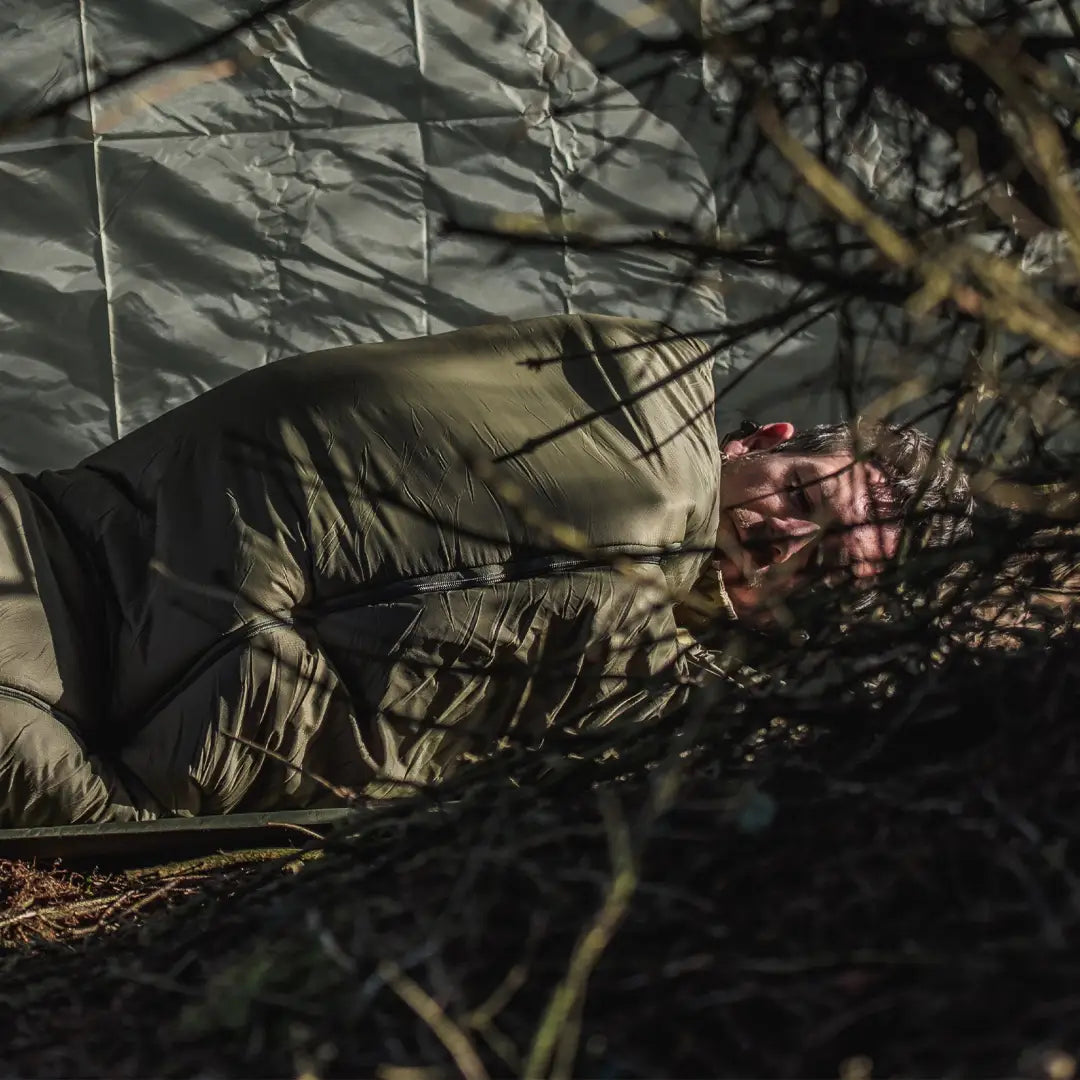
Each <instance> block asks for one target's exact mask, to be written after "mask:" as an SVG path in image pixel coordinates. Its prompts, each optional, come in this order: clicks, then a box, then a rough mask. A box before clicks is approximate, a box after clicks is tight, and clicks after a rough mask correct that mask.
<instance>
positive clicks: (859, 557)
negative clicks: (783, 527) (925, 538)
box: [801, 454, 900, 573]
mask: <svg viewBox="0 0 1080 1080" xmlns="http://www.w3.org/2000/svg"><path fill="white" fill-rule="evenodd" d="M801 467H802V470H801V471H804V472H805V473H806V474H807V475H806V479H807V480H813V481H815V484H814V488H815V489H816V490H817V491H818V492H820V497H819V499H818V500H817V502H818V505H819V507H820V510H821V514H822V516H823V517H825V519H826V520H825V521H824V522H822V524H824V525H825V526H836V527H838V528H837V531H836V532H835V533H834V534H832V535H831V536H829V537H827V538H826V540H825V541H824V545H825V547H826V549H827V551H829V552H830V553H832V554H834V555H835V556H836V558H837V561H838V562H841V563H845V564H847V563H851V564H853V565H854V567H855V568H856V573H858V572H859V571H858V567H859V565H860V564H863V565H865V564H866V563H872V562H880V561H881V560H882V559H889V558H892V556H893V555H895V554H896V548H897V544H898V541H899V537H900V527H899V525H897V524H895V523H889V524H879V523H878V521H877V518H878V517H884V516H886V515H885V512H884V508H883V507H880V506H878V505H877V504H876V503H875V500H874V497H873V495H874V489H875V488H876V487H877V486H878V485H881V484H884V483H885V482H886V479H885V475H884V473H882V471H881V470H880V469H879V468H878V467H877V466H876V465H874V464H872V463H871V462H868V461H858V462H857V461H855V459H854V457H853V456H852V455H851V454H816V455H806V456H805V457H803V458H802V460H801Z"/></svg>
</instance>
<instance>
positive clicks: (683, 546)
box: [0, 316, 720, 827]
mask: <svg viewBox="0 0 1080 1080" xmlns="http://www.w3.org/2000/svg"><path fill="white" fill-rule="evenodd" d="M708 359H709V351H708V348H707V346H706V345H705V344H704V343H702V342H700V341H697V340H695V339H689V338H684V337H681V336H679V335H676V334H674V333H673V332H671V331H670V330H668V329H667V328H665V327H663V326H661V325H659V324H653V323H648V322H644V321H639V320H626V319H614V318H608V317H602V316H588V317H585V316H554V317H549V318H541V319H533V320H525V321H523V322H519V323H502V324H495V325H492V326H488V327H482V328H475V329H471V330H465V331H457V332H453V333H449V334H444V335H437V336H434V337H427V338H422V339H415V340H410V341H404V342H388V343H385V344H379V345H363V346H356V347H347V348H343V349H337V350H330V351H328V352H324V353H321V354H314V355H309V356H305V357H298V358H296V359H294V360H286V361H280V362H278V363H275V364H272V365H269V366H267V367H266V368H263V369H260V370H258V371H254V372H249V373H246V374H244V375H242V376H239V377H238V378H236V379H235V380H233V381H231V382H230V383H227V384H225V385H223V386H221V387H219V388H217V389H215V390H213V391H210V392H209V393H207V394H206V395H204V396H203V397H201V398H199V399H198V400H196V401H195V402H192V403H189V404H187V405H185V406H182V407H180V408H179V409H176V410H174V411H173V412H171V413H168V414H166V415H165V416H163V417H161V418H159V419H158V420H156V421H154V422H152V423H151V424H149V425H147V426H146V427H145V428H143V429H141V430H139V431H137V432H135V433H133V434H132V435H131V436H128V437H126V438H124V439H122V440H120V441H119V442H117V443H116V444H114V445H113V446H110V447H108V448H106V449H105V450H103V451H101V452H99V453H97V454H95V455H93V456H92V457H90V458H89V459H87V460H86V461H85V462H83V463H82V464H80V465H78V466H76V467H74V468H72V469H68V470H64V471H59V472H45V473H41V474H39V475H37V476H35V477H24V478H21V479H20V478H18V477H14V476H9V477H8V484H9V488H10V490H11V492H13V493H17V498H16V500H15V501H16V502H17V503H18V505H19V506H20V507H23V508H24V509H23V510H22V511H21V512H22V513H23V515H24V517H26V518H27V520H28V521H29V522H30V526H29V527H26V526H24V527H23V528H22V529H21V530H20V529H19V528H10V529H8V532H9V533H10V535H9V536H7V537H6V538H5V542H6V543H7V545H8V546H7V559H6V565H7V568H8V569H9V572H10V576H11V578H12V580H13V581H14V580H16V579H18V578H20V575H21V579H22V580H23V581H24V582H28V583H30V582H32V583H33V584H34V589H33V590H30V591H29V593H27V592H26V590H25V589H24V590H19V589H14V590H12V591H11V593H10V595H9V596H5V597H4V598H3V602H4V603H5V604H6V605H7V606H8V607H7V610H10V611H11V612H16V610H17V605H18V604H20V603H23V604H25V602H26V601H25V596H24V594H26V595H29V596H30V611H31V614H32V616H33V619H32V620H31V622H29V623H27V624H26V625H27V626H28V627H29V629H28V630H27V632H26V633H25V634H24V635H23V637H22V638H20V639H13V640H17V641H19V642H21V644H19V645H18V647H14V646H12V647H9V649H8V652H7V654H6V655H5V656H4V657H3V663H2V664H0V683H3V682H4V681H8V682H10V683H11V684H12V685H14V684H16V683H18V684H19V685H22V686H24V688H25V689H27V690H28V691H30V692H31V693H32V694H35V695H37V700H38V702H39V704H40V706H41V708H40V709H39V714H40V717H41V718H40V719H39V720H38V721H37V724H38V728H39V729H40V731H41V732H46V731H47V730H48V724H49V723H50V722H51V723H53V724H54V725H57V726H56V729H55V730H56V739H55V744H54V750H52V751H50V749H49V740H48V738H46V737H45V736H44V735H42V736H41V737H40V738H38V739H37V741H36V742H35V743H34V746H33V750H32V753H31V754H30V757H31V759H32V760H30V761H29V762H27V760H25V759H24V760H22V761H16V760H15V759H16V758H18V746H19V745H20V742H23V743H25V740H22V738H21V736H20V737H19V738H16V739H14V740H12V739H8V743H9V744H11V745H13V746H15V747H16V753H15V754H14V757H11V756H9V757H8V758H5V761H6V762H7V763H6V764H5V765H4V766H3V767H0V784H3V783H4V782H5V777H6V774H7V773H11V774H12V775H14V772H13V770H14V771H18V770H22V772H20V773H19V775H20V776H21V775H26V776H30V777H31V780H30V781H29V782H30V783H31V785H32V784H33V780H32V775H33V774H34V770H35V769H36V770H37V773H36V775H37V776H38V777H39V780H40V785H39V786H40V789H41V790H42V791H46V790H53V789H54V788H55V787H56V785H55V784H53V781H52V779H50V778H53V777H59V776H60V773H59V772H58V769H57V762H58V761H60V760H64V761H67V762H69V763H71V768H73V769H74V771H75V773H77V774H79V775H82V774H83V773H86V774H87V775H90V774H93V775H94V776H98V777H99V779H100V782H99V783H98V782H97V781H95V783H97V786H96V787H93V785H91V784H90V783H89V781H88V782H87V783H86V784H84V785H83V787H82V788H79V786H78V784H75V785H74V787H72V785H71V784H69V785H68V788H69V789H70V790H66V791H65V793H64V794H63V797H56V798H54V797H52V796H43V797H42V798H43V802H45V803H49V802H50V801H51V805H52V807H53V812H54V813H55V815H56V819H57V820H55V822H54V823H56V824H61V823H64V822H67V821H70V820H80V821H89V820H113V819H115V820H120V819H122V818H121V817H119V816H118V815H123V814H134V815H138V816H157V815H159V814H165V815H168V814H185V815H198V814H218V813H228V812H233V811H249V810H263V809H275V808H278V809H284V808H297V809H299V808H303V807H312V806H322V805H326V804H327V800H328V799H329V800H330V801H331V802H332V801H333V800H334V799H338V801H340V796H339V795H332V793H328V791H327V789H326V788H325V787H324V786H321V785H320V784H319V783H318V782H317V780H315V779H314V777H316V776H318V777H323V778H325V779H326V780H327V781H330V782H331V784H333V785H335V786H337V787H340V788H348V789H350V790H352V791H354V792H357V793H361V794H392V793H398V792H400V791H401V790H408V789H409V788H410V787H411V786H413V785H415V784H420V783H427V782H429V781H436V780H438V779H440V778H442V777H444V776H446V775H448V774H449V773H450V772H452V770H453V769H454V768H455V767H456V766H457V764H458V763H459V762H460V761H461V760H462V759H463V758H464V757H465V756H467V755H470V754H483V753H485V752H488V751H490V749H491V748H492V747H493V746H495V745H496V744H497V743H498V742H499V740H501V739H506V738H522V739H525V740H527V741H529V742H536V741H538V740H541V739H542V738H543V737H544V733H545V732H546V731H548V730H550V729H551V727H552V726H554V725H558V726H559V727H560V728H564V729H566V730H569V731H575V730H583V729H591V728H595V727H597V726H604V725H610V724H615V723H623V722H631V721H643V720H647V719H649V718H650V717H655V716H658V715H660V714H662V713H663V712H664V711H665V710H666V709H668V708H671V707H674V706H675V705H676V704H677V703H678V702H679V701H681V700H683V697H684V696H685V693H686V692H687V684H688V683H689V682H690V681H691V680H690V679H689V677H688V669H687V667H686V664H685V663H684V661H683V659H682V657H681V654H680V650H679V648H678V645H677V626H676V621H675V615H674V607H673V605H674V603H675V602H676V601H677V600H679V599H680V598H682V597H684V596H685V594H686V593H687V592H688V591H689V590H690V589H691V588H692V587H693V586H694V584H695V582H697V581H698V580H699V578H700V577H701V573H702V569H703V567H704V565H705V563H706V560H707V558H708V555H709V553H710V552H711V549H712V544H713V541H714V537H715V533H716V527H717V521H718V514H719V511H718V502H719V466H720V453H719V446H718V444H717V439H716V431H715V425H714V423H713V419H712V405H713V395H714V391H713V386H712V379H711V374H710V370H709V363H708ZM478 462H486V463H487V464H486V465H485V466H484V468H483V469H481V470H479V472H478V470H477V463H478ZM511 496H512V497H511ZM13 497H15V496H13ZM61 522H62V523H63V525H62V526H61V525H60V524H59V523H61ZM42 523H44V524H42ZM567 527H569V528H571V529H572V530H573V532H574V534H575V538H576V539H575V544H572V545H571V547H570V548H567V547H566V546H565V545H563V544H561V543H560V542H558V539H557V538H558V537H559V536H560V535H563V534H562V533H560V529H562V530H565V529H566V528H567ZM24 536H31V537H34V538H35V539H34V540H33V542H32V543H29V542H27V541H24V540H22V539H21V538H22V537H24ZM19 544H21V545H22V546H21V547H20V546H19ZM575 545H576V546H575ZM50 581H58V582H59V581H63V582H65V583H66V591H65V590H62V589H58V590H53V592H55V593H56V594H57V596H56V598H54V597H53V593H52V592H50V591H49V590H48V589H46V588H44V586H42V584H41V583H42V582H50ZM425 583H426V584H425ZM371 590H376V592H375V593H372V591H371ZM379 590H381V591H379ZM380 595H383V596H392V597H394V598H393V599H390V600H388V601H385V602H377V601H376V600H373V599H371V597H373V596H375V597H377V596H380ZM365 596H367V597H368V599H367V600H365V599H364V598H365ZM73 613H74V614H73ZM0 616H2V613H0ZM13 617H14V616H13ZM95 650H96V653H95ZM93 655H101V656H104V657H106V658H107V659H106V660H104V661H102V664H103V666H102V667H101V668H100V669H96V670H97V676H98V677H97V679H96V681H94V680H90V678H89V676H88V674H87V659H86V658H87V657H89V656H93ZM68 671H71V672H74V673H75V675H74V676H72V677H71V678H70V679H69V678H68V677H67V675H66V672H68ZM8 704H9V703H8V702H5V700H4V699H3V698H0V717H3V721H2V722H3V724H4V727H3V730H4V731H5V732H11V731H15V730H16V727H17V725H18V724H20V723H21V722H22V721H21V720H19V719H18V716H21V715H22V714H23V705H24V704H25V703H20V704H19V705H18V707H17V708H16V707H14V706H13V707H12V709H9V708H8ZM61 704H63V705H64V706H65V708H66V709H67V711H68V713H69V714H70V718H71V719H70V721H69V722H68V723H66V724H64V723H60V722H59V721H57V720H56V718H55V717H53V716H52V715H51V714H50V713H49V712H48V710H49V708H50V707H51V706H54V705H61ZM9 714H10V717H12V719H10V720H9ZM17 714H18V715H17ZM13 725H14V726H13ZM42 725H43V726H42ZM5 737H6V736H5ZM72 739H74V740H75V745H73V744H72ZM264 751H269V753H266V752H264ZM80 755H81V756H82V757H83V758H85V759H86V760H87V761H90V760H91V759H93V764H92V765H89V766H87V767H86V768H84V766H83V764H82V763H81V760H80ZM110 769H112V770H113V771H112V773H110V772H109V770H110ZM27 770H29V772H28V771H27ZM87 770H89V771H87ZM58 783H59V785H60V786H61V787H62V786H63V785H64V783H65V782H64V781H62V780H61V781H58ZM79 783H82V781H79ZM91 788H93V790H91ZM24 789H25V783H24ZM79 791H82V792H83V794H79ZM9 814H15V815H17V809H16V810H10V809H9ZM35 814H37V817H36V818H35V823H38V824H40V823H41V820H40V819H41V816H42V815H43V814H44V815H45V816H48V812H47V811H45V810H41V811H35ZM26 823H27V822H22V821H20V820H19V819H18V818H17V816H15V817H12V818H10V819H9V820H7V821H6V824H7V825H8V826H9V827H10V826H13V825H17V824H26Z"/></svg>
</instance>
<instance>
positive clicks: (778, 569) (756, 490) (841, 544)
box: [713, 423, 899, 618]
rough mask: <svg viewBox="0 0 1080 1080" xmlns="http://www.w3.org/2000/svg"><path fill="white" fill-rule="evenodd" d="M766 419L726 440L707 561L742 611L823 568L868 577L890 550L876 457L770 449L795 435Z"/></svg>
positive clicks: (758, 608)
mask: <svg viewBox="0 0 1080 1080" xmlns="http://www.w3.org/2000/svg"><path fill="white" fill-rule="evenodd" d="M794 430H795V429H794V428H793V427H792V425H791V424H786V423H782V424H767V425H765V426H764V427H761V428H758V430H757V431H756V432H754V434H753V435H749V436H747V437H746V438H742V439H735V440H733V441H732V442H730V443H729V444H728V445H727V447H726V448H725V454H726V455H727V459H728V460H727V463H726V464H725V466H724V470H723V472H722V474H721V477H720V527H719V531H718V534H717V556H716V561H715V564H714V567H713V569H714V570H718V571H719V572H720V574H721V576H722V578H723V581H724V586H725V588H726V590H727V594H728V596H729V598H730V599H731V603H732V606H733V607H734V608H735V611H736V613H737V614H738V615H739V616H740V617H751V618H753V617H768V616H767V612H768V608H769V606H770V605H771V604H773V603H775V602H776V601H777V600H780V599H782V598H783V597H784V596H786V595H787V594H788V593H790V592H791V591H792V590H794V589H797V588H799V587H801V586H803V585H805V584H808V583H810V582H812V581H814V580H821V578H822V575H825V576H826V580H828V575H829V574H830V573H832V574H836V573H838V572H839V573H841V574H843V573H846V574H852V575H854V576H855V577H857V578H865V577H870V576H872V575H874V574H876V573H877V571H878V569H880V567H881V565H882V564H883V563H884V562H885V561H886V560H888V559H890V558H892V557H893V555H895V554H896V548H897V543H898V540H899V526H898V525H896V524H890V525H879V524H877V523H875V521H874V514H873V507H872V504H871V489H872V487H873V486H874V485H876V484H879V483H881V482H882V481H883V479H884V478H883V476H882V475H881V472H880V470H878V469H877V468H876V466H874V465H871V464H869V463H865V462H859V463H855V461H854V458H853V457H852V456H851V455H850V454H828V455H826V454H820V455H807V454H785V453H773V452H770V451H772V450H773V448H774V447H776V446H777V445H778V444H780V443H782V442H783V441H784V440H785V439H789V438H790V437H791V436H792V435H793V434H794Z"/></svg>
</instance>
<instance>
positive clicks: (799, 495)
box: [791, 473, 814, 516]
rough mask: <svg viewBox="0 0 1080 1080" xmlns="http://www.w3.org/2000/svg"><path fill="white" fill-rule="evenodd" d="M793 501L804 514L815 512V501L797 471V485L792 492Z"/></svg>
mask: <svg viewBox="0 0 1080 1080" xmlns="http://www.w3.org/2000/svg"><path fill="white" fill-rule="evenodd" d="M791 498H792V502H794V504H795V506H796V507H798V509H799V511H800V512H801V513H803V514H806V515H808V516H809V515H810V514H812V513H813V512H814V503H813V500H812V499H811V498H810V496H809V495H808V494H807V493H806V485H805V483H804V482H803V480H802V477H800V476H799V475H798V474H797V473H796V474H795V487H794V489H793V490H792V492H791Z"/></svg>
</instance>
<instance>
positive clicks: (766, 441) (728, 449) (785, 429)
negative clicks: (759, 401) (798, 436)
mask: <svg viewBox="0 0 1080 1080" xmlns="http://www.w3.org/2000/svg"><path fill="white" fill-rule="evenodd" d="M794 434H795V425H794V424H789V423H788V422H787V421H786V420H781V421H778V422H777V423H773V424H762V425H761V427H759V428H758V429H757V430H756V431H754V432H753V434H751V435H746V436H744V437H743V438H741V439H732V440H731V442H729V443H728V444H727V446H725V447H724V453H725V454H726V455H727V456H728V457H741V456H742V455H743V454H749V453H750V452H751V451H752V450H771V449H772V448H773V447H774V446H777V445H779V444H780V443H782V442H786V441H787V440H788V439H790V438H791V436H792V435H794Z"/></svg>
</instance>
